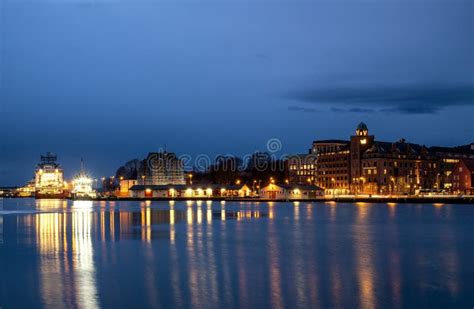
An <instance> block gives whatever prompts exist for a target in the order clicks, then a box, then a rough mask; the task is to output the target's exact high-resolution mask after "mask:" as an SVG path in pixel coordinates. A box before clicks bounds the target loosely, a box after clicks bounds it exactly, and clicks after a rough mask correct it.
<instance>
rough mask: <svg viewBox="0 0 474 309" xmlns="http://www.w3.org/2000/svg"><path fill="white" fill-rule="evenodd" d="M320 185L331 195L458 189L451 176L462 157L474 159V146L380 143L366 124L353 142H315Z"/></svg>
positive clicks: (317, 177)
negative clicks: (454, 185)
mask: <svg viewBox="0 0 474 309" xmlns="http://www.w3.org/2000/svg"><path fill="white" fill-rule="evenodd" d="M312 153H313V154H316V155H317V160H316V184H317V185H318V186H321V187H323V188H325V189H326V193H328V194H346V193H352V194H416V193H418V192H420V191H426V190H430V191H440V190H443V189H450V188H451V187H452V177H450V175H451V173H452V171H453V169H454V166H455V164H456V163H457V162H458V161H459V160H460V159H461V158H474V144H470V145H465V146H458V147H437V146H436V147H429V148H428V147H426V146H424V145H419V144H413V143H407V142H406V141H405V140H404V139H400V140H399V141H396V142H381V141H376V140H375V137H374V136H373V135H369V129H368V127H367V125H366V124H364V123H363V122H362V123H360V124H359V125H358V126H357V128H356V132H355V135H353V136H351V138H350V141H341V140H327V141H315V142H313V148H312Z"/></svg>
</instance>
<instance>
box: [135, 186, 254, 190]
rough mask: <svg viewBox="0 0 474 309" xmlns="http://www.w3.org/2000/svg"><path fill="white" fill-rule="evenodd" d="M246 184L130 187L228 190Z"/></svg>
mask: <svg viewBox="0 0 474 309" xmlns="http://www.w3.org/2000/svg"><path fill="white" fill-rule="evenodd" d="M244 186H245V184H240V185H219V184H209V185H206V184H201V185H199V184H196V185H134V186H132V187H131V188H130V191H143V190H146V189H151V190H158V191H159V190H162V191H164V190H170V189H174V190H187V189H192V190H197V189H203V190H207V189H212V190H220V189H226V190H240V189H242V188H243V187H244Z"/></svg>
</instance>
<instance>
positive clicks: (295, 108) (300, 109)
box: [288, 105, 316, 113]
mask: <svg viewBox="0 0 474 309" xmlns="http://www.w3.org/2000/svg"><path fill="white" fill-rule="evenodd" d="M288 110H289V111H292V112H304V113H315V112H316V109H315V108H312V107H302V106H297V105H292V106H288Z"/></svg>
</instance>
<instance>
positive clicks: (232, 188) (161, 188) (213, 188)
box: [130, 184, 252, 199]
mask: <svg viewBox="0 0 474 309" xmlns="http://www.w3.org/2000/svg"><path fill="white" fill-rule="evenodd" d="M251 193H252V190H251V189H250V188H249V187H248V186H247V185H245V184H240V185H216V184H212V185H135V186H133V187H131V188H130V197H132V198H204V199H205V198H221V197H226V198H232V197H235V198H238V197H250V196H251Z"/></svg>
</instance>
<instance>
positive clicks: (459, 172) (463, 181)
mask: <svg viewBox="0 0 474 309" xmlns="http://www.w3.org/2000/svg"><path fill="white" fill-rule="evenodd" d="M452 179H453V191H454V192H456V193H462V194H474V159H460V160H459V162H458V163H457V164H456V165H455V167H454V170H453V173H452Z"/></svg>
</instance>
